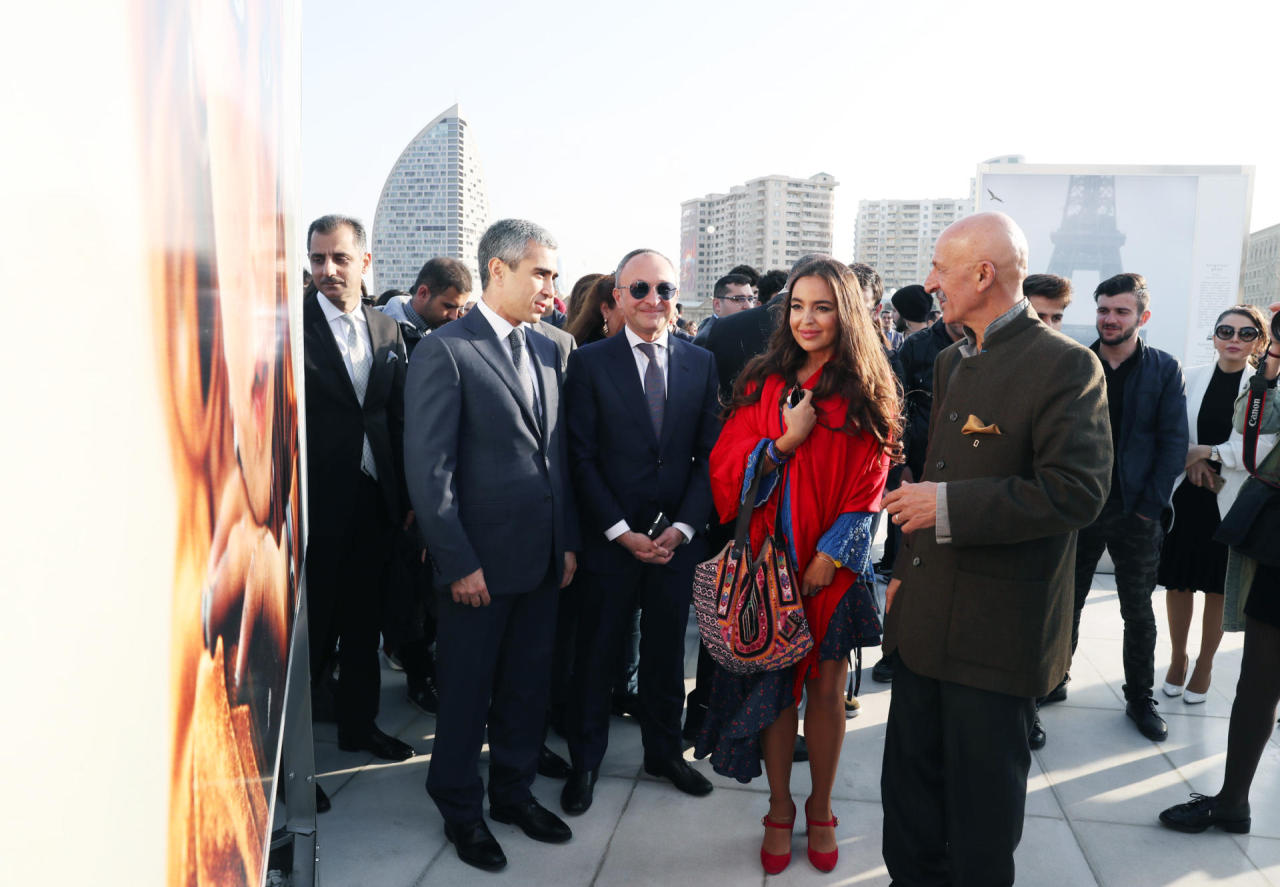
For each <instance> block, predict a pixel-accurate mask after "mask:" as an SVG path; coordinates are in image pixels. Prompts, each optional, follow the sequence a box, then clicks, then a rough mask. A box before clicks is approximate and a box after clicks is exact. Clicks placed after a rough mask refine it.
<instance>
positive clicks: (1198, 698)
mask: <svg viewBox="0 0 1280 887" xmlns="http://www.w3.org/2000/svg"><path fill="white" fill-rule="evenodd" d="M1208 698H1209V694H1208V693H1197V692H1196V691H1195V690H1187V691H1185V692H1184V693H1183V694H1182V701H1183V702H1185V703H1186V704H1187V705H1199V704H1200V703H1202V702H1204V701H1205V700H1206V699H1208Z"/></svg>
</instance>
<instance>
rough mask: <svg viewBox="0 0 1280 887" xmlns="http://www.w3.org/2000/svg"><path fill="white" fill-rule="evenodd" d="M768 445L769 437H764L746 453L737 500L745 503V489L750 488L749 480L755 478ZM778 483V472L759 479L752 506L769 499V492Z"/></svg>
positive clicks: (757, 506)
mask: <svg viewBox="0 0 1280 887" xmlns="http://www.w3.org/2000/svg"><path fill="white" fill-rule="evenodd" d="M768 446H769V439H768V438H765V439H764V440H762V441H760V443H758V444H756V446H755V449H753V450H752V451H751V452H750V453H748V454H747V473H746V474H745V475H744V476H743V478H742V493H741V495H739V496H738V501H739V502H741V503H743V504H746V501H747V491H748V490H750V489H751V482H752V481H753V480H755V478H756V472H757V471H758V470H759V469H760V463H761V462H762V461H763V460H764V451H765V448H766V447H768ZM777 485H778V472H776V471H775V472H773V473H772V474H770V475H769V476H768V477H765V478H763V479H762V480H761V481H760V491H759V492H758V493H756V501H755V502H753V503H751V507H752V508H759V507H760V506H761V505H763V504H764V503H765V502H767V501H769V496H770V494H772V493H773V490H774V488H775V487H776V486H777Z"/></svg>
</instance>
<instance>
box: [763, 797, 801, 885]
mask: <svg viewBox="0 0 1280 887" xmlns="http://www.w3.org/2000/svg"><path fill="white" fill-rule="evenodd" d="M760 824H761V825H763V826H764V827H765V828H767V829H770V828H776V829H786V832H787V837H788V839H790V836H791V830H792V829H794V828H795V827H796V805H795V802H792V804H791V821H790V822H774V821H773V820H772V819H770V818H769V815H768V814H767V813H766V814H765V815H764V817H763V818H761V820H760ZM766 834H768V832H766ZM790 864H791V846H790V845H789V844H788V846H787V852H786V853H769V852H767V851H766V850H765V849H764V845H763V844H762V845H761V846H760V865H762V866H764V873H765V874H766V875H776V874H778V873H779V872H781V871H782V870H783V869H785V868H786V867H787V866H789V865H790Z"/></svg>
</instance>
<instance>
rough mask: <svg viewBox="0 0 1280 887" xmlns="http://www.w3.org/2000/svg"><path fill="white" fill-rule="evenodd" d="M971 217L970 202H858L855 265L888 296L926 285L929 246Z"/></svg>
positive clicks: (947, 200) (944, 200)
mask: <svg viewBox="0 0 1280 887" xmlns="http://www.w3.org/2000/svg"><path fill="white" fill-rule="evenodd" d="M972 214H973V200H972V199H964V198H957V199H951V198H941V199H936V200H935V199H921V200H859V201H858V218H857V222H856V226H855V233H854V245H853V246H854V248H853V254H854V261H856V262H863V263H865V264H867V265H870V266H871V267H873V268H875V269H876V271H878V272H880V277H881V279H882V280H883V281H884V291H885V295H886V297H887V296H889V295H892V294H893V292H894V291H895V290H897V289H900V288H901V287H904V286H907V285H909V284H913V283H920V284H922V283H924V280H925V278H926V277H928V276H929V266H930V262H932V261H933V248H934V245H935V244H937V242H938V237H939V235H941V234H942V232H943V231H944V230H945V229H946V227H947V226H948V225H950V224H951V223H952V222H955V221H956V220H958V219H962V218H964V217H965V216H968V215H972Z"/></svg>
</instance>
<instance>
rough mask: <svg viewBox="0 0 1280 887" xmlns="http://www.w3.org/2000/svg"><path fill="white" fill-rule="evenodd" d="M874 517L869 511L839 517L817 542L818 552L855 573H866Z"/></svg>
mask: <svg viewBox="0 0 1280 887" xmlns="http://www.w3.org/2000/svg"><path fill="white" fill-rule="evenodd" d="M874 517H875V515H874V514H872V513H871V512H869V511H847V512H845V513H844V514H842V515H840V516H839V517H838V518H836V522H835V523H834V524H832V525H831V529H829V530H827V531H826V532H825V533H823V534H822V538H821V539H819V540H818V551H820V552H822V553H823V554H825V555H828V556H830V557H832V558H834V559H835V560H838V561H839V562H840V563H842V564H844V565H845V566H846V567H848V568H849V569H850V570H853V572H855V573H867V572H868V571H870V569H871V521H872V519H873V518H874Z"/></svg>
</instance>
